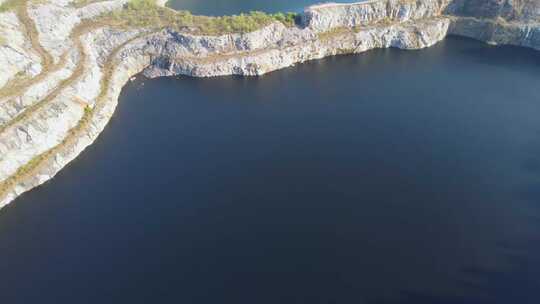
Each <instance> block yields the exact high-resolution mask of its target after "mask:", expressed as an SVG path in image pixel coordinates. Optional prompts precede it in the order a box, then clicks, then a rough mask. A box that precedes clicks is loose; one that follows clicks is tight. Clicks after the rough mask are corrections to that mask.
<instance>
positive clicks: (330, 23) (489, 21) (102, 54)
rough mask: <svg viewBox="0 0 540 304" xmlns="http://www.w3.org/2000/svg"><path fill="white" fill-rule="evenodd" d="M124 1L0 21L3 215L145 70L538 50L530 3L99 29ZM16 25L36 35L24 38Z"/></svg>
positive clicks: (491, 1)
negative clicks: (489, 48)
mask: <svg viewBox="0 0 540 304" xmlns="http://www.w3.org/2000/svg"><path fill="white" fill-rule="evenodd" d="M480 2H481V3H480ZM124 3H125V0H112V1H98V2H96V3H90V4H88V5H86V6H83V7H78V6H77V5H72V3H71V2H70V0H62V1H55V2H39V3H37V4H31V5H29V6H28V7H26V8H24V7H23V9H25V10H24V11H22V10H20V9H19V10H18V12H19V14H18V15H17V14H13V13H11V12H8V13H1V14H0V17H3V16H9V18H0V28H8V31H9V35H10V37H11V36H12V37H18V38H17V39H13V40H11V39H10V40H8V41H7V42H4V44H3V45H2V43H0V55H1V54H2V52H3V54H7V55H5V56H9V58H8V59H6V58H0V63H1V62H4V63H6V66H5V67H2V69H5V70H6V71H9V73H3V72H4V70H2V73H0V74H2V75H6V76H4V78H3V79H0V206H3V205H5V204H7V203H9V202H10V201H11V200H13V199H14V198H16V197H17V196H18V195H20V194H21V193H23V192H25V191H27V190H29V189H31V188H33V187H35V186H37V185H39V184H41V183H43V182H45V181H47V180H49V179H50V178H52V177H53V176H54V175H55V174H56V173H57V172H58V171H59V170H61V169H62V168H63V167H64V166H65V165H66V164H67V163H69V162H70V161H71V160H73V159H74V158H75V157H76V156H77V155H78V154H79V153H80V152H81V151H82V150H83V149H84V148H85V147H86V146H88V145H89V144H91V143H92V142H93V141H94V140H95V139H96V138H97V136H98V135H99V133H100V132H101V131H102V130H103V128H104V127H105V126H106V124H107V122H108V121H109V119H110V117H111V116H112V115H113V112H114V109H115V107H116V104H117V100H118V95H119V94H120V90H121V88H122V86H123V85H124V84H125V83H126V82H127V81H128V79H129V78H130V77H131V76H133V75H134V74H137V73H140V72H141V71H144V74H145V75H146V76H148V77H158V76H169V75H178V74H182V75H189V76H195V77H210V76H220V75H262V74H265V73H268V72H270V71H274V70H277V69H281V68H284V67H288V66H291V65H294V64H297V63H301V62H305V61H308V60H313V59H319V58H323V57H325V56H331V55H336V54H350V53H360V52H364V51H367V50H370V49H374V48H387V47H395V48H402V49H421V48H425V47H429V46H431V45H433V44H435V43H437V42H438V41H440V40H442V39H444V37H446V35H448V34H456V35H463V36H468V37H473V38H476V39H480V40H483V41H487V42H491V43H504V44H514V45H521V46H527V47H532V48H536V49H540V38H539V36H540V35H539V30H538V28H539V27H538V21H539V18H538V17H539V14H538V12H539V5H538V3H537V1H532V0H514V1H512V0H486V1H473V0H371V1H365V2H360V3H353V4H324V5H316V6H311V7H308V8H307V9H306V10H305V12H304V13H303V14H302V15H301V24H300V25H299V26H295V27H286V26H285V25H283V24H282V23H279V22H275V23H272V24H269V25H268V26H266V27H263V28H261V29H259V30H257V31H254V32H251V33H244V34H227V35H221V36H201V35H193V34H190V33H188V32H181V31H176V30H172V29H169V28H162V29H150V28H115V27H113V26H111V25H109V24H101V23H99V22H94V20H93V19H94V18H95V17H96V16H98V15H100V14H102V13H104V12H109V11H112V10H116V9H119V8H120V7H121V6H122V5H123V4H124ZM21 12H24V13H23V14H21ZM20 18H24V24H25V25H26V26H27V27H28V28H30V29H32V30H31V31H26V33H25V32H23V31H19V32H17V30H16V29H15V27H14V25H15V24H17V22H20ZM29 33H30V34H31V35H32V37H28V35H29ZM36 41H38V43H40V44H39V45H36ZM10 50H16V52H17V53H18V55H17V56H16V55H14V54H13V55H9V54H11V53H9V52H10ZM51 58H52V60H51ZM51 61H52V62H51ZM44 63H45V64H44ZM42 66H45V67H47V68H46V69H43V68H41V67H42ZM18 71H23V74H24V75H27V76H28V77H25V79H26V78H28V79H27V82H25V83H26V84H28V85H26V86H17V85H14V86H13V88H14V89H12V90H10V91H9V94H6V90H5V88H6V86H4V87H3V88H2V87H1V84H2V82H3V83H8V84H10V83H15V84H17V83H20V82H17V78H16V77H15V74H16V73H19V72H18ZM2 93H4V94H3V95H2Z"/></svg>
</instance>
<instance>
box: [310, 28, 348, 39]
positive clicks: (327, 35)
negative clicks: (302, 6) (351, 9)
mask: <svg viewBox="0 0 540 304" xmlns="http://www.w3.org/2000/svg"><path fill="white" fill-rule="evenodd" d="M357 31H358V29H357V28H349V27H345V26H340V27H334V28H332V29H329V30H328V31H325V32H321V33H318V34H317V36H318V37H319V39H320V40H328V39H331V38H333V37H336V36H341V35H345V34H350V33H354V32H357Z"/></svg>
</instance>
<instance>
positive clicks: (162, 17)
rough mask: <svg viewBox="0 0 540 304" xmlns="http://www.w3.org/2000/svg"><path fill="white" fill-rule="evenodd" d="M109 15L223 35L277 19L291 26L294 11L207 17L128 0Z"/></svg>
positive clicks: (137, 23)
mask: <svg viewBox="0 0 540 304" xmlns="http://www.w3.org/2000/svg"><path fill="white" fill-rule="evenodd" d="M108 18H110V20H111V21H113V22H115V23H117V24H122V25H125V26H129V27H152V28H159V27H171V28H174V29H177V30H186V31H190V32H192V33H194V34H202V35H222V34H229V33H247V32H252V31H255V30H258V29H260V28H262V27H264V26H266V25H269V24H271V23H272V22H276V21H279V22H281V23H283V24H285V25H286V26H293V25H294V24H295V19H296V18H297V15H296V14H294V13H287V14H284V13H277V14H267V13H264V12H258V11H253V12H250V13H247V14H239V15H233V16H222V17H209V16H198V15H192V14H191V13H190V12H189V11H176V10H173V9H170V8H165V7H160V6H157V5H156V4H155V2H154V1H153V0H131V1H130V2H128V3H127V4H126V5H125V6H124V8H123V9H121V10H117V11H114V12H112V13H110V14H109V15H108Z"/></svg>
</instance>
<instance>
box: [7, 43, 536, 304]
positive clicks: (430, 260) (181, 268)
mask: <svg viewBox="0 0 540 304" xmlns="http://www.w3.org/2000/svg"><path fill="white" fill-rule="evenodd" d="M539 79H540V53H538V52H534V51H531V50H526V49H520V48H513V47H501V48H495V47H490V46H486V45H484V44H481V43H479V42H475V41H471V40H465V39H459V38H451V39H448V40H446V41H444V42H442V43H440V44H438V45H436V46H435V47H433V48H430V49H426V50H422V51H400V50H391V49H389V50H376V51H371V52H368V53H365V54H362V55H358V56H341V57H335V58H329V59H325V60H321V61H316V62H311V63H307V64H302V65H298V66H296V67H293V68H288V69H285V70H282V71H278V72H274V73H271V74H268V75H265V76H263V77H255V78H239V77H223V78H213V79H193V78H188V77H178V78H162V79H155V80H145V79H143V78H139V79H138V80H137V81H134V82H132V83H129V84H128V85H127V86H126V87H125V88H124V90H123V92H122V95H121V97H120V104H119V107H118V109H117V112H116V113H115V116H114V117H113V119H112V121H111V123H110V124H109V126H108V127H107V128H106V130H105V131H104V132H103V134H102V135H101V136H100V137H99V139H98V140H97V141H96V143H95V144H94V145H92V146H90V147H89V148H88V149H87V150H86V151H85V152H84V153H83V154H82V155H81V156H80V157H79V158H78V159H77V160H76V161H75V162H73V163H72V164H70V165H69V166H68V167H67V168H65V169H64V170H63V171H62V172H61V173H60V174H59V175H58V176H57V177H56V178H54V179H53V180H52V181H51V182H48V183H46V184H45V185H44V186H42V187H40V188H38V189H35V190H33V191H31V192H29V193H26V194H24V195H23V196H21V197H20V198H19V199H17V200H16V201H15V202H13V203H12V204H10V205H9V206H7V207H6V208H3V209H2V210H0V299H1V301H2V303H25V304H26V303H212V304H215V303H245V304H252V303H257V304H265V303H284V304H287V303H310V304H312V303H407V304H408V303H411V304H412V303H414V304H422V303H474V304H479V303H486V304H487V303H490V304H491V303H495V304H508V303H519V304H529V303H531V304H532V303H534V304H536V303H539V301H540V295H539V294H538V290H539V288H540V87H539V86H538V81H539Z"/></svg>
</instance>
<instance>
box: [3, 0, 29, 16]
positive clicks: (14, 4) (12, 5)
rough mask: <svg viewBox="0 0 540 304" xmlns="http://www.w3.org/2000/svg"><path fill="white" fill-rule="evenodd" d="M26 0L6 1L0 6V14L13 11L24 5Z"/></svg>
mask: <svg viewBox="0 0 540 304" xmlns="http://www.w3.org/2000/svg"><path fill="white" fill-rule="evenodd" d="M25 2H26V0H6V1H4V2H2V4H0V13H4V12H7V11H11V10H15V9H17V8H19V7H20V6H22V5H24V3H25Z"/></svg>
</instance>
